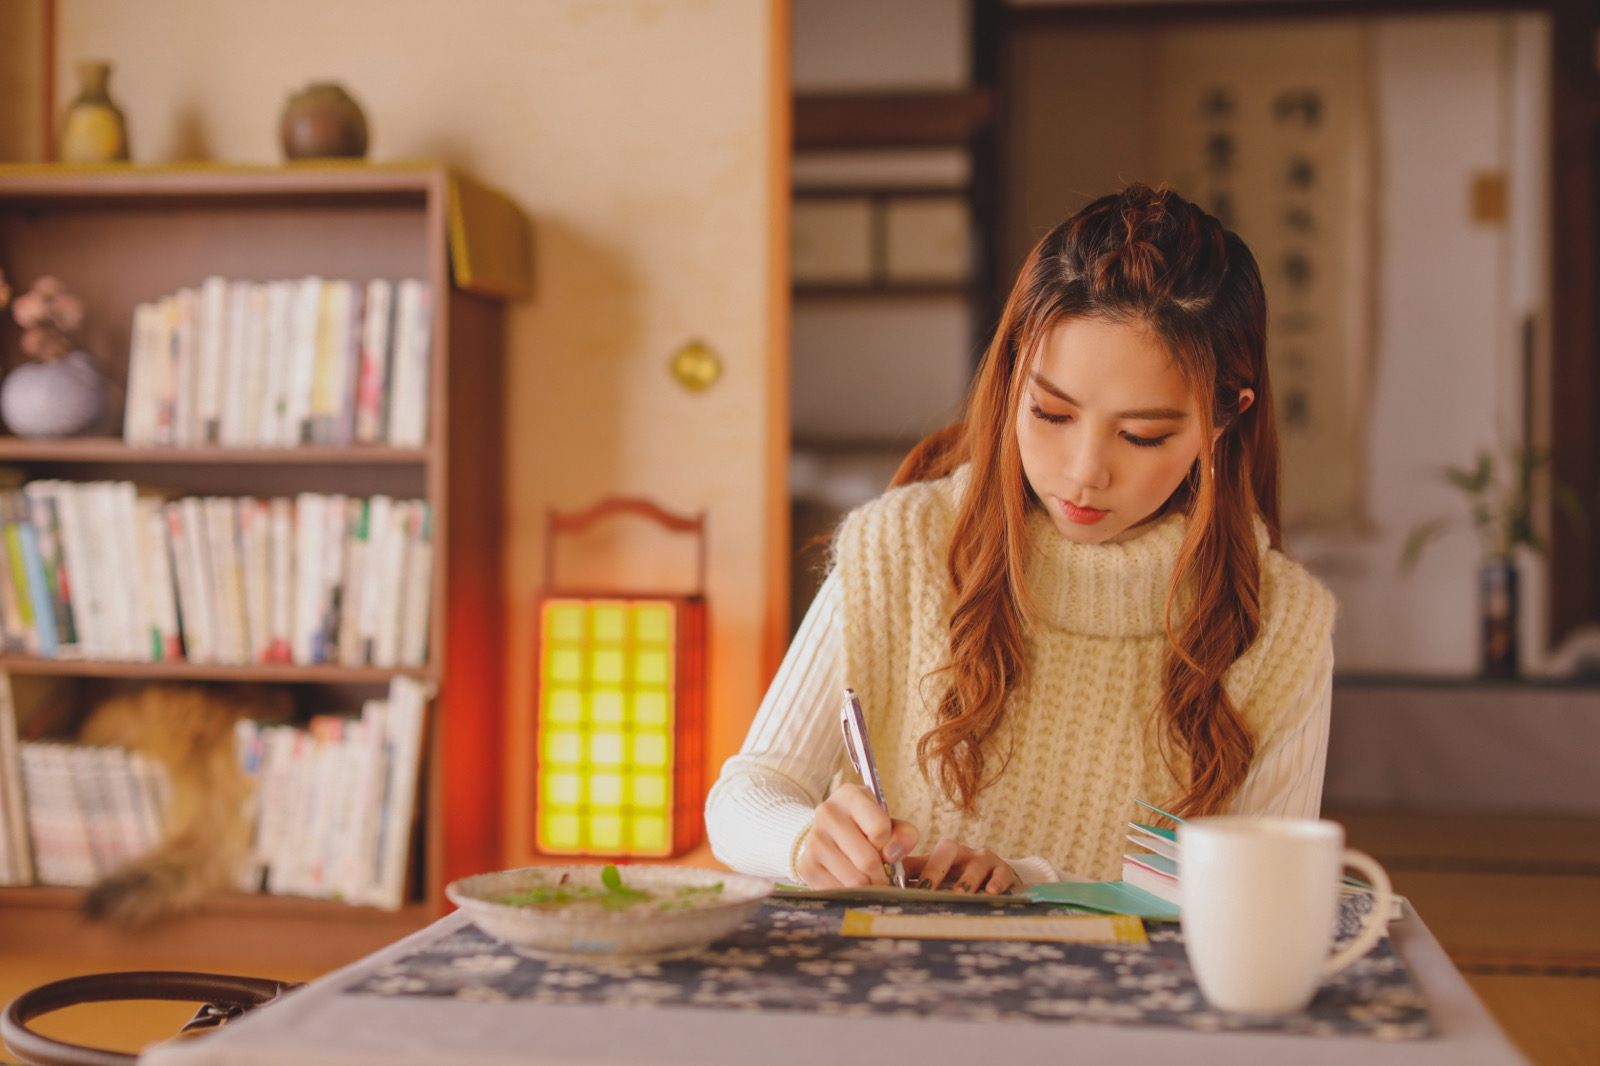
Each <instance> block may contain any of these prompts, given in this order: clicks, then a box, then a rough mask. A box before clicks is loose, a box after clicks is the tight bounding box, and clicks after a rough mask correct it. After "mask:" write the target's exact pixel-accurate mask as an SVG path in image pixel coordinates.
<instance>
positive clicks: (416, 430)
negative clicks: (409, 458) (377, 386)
mask: <svg viewBox="0 0 1600 1066" xmlns="http://www.w3.org/2000/svg"><path fill="white" fill-rule="evenodd" d="M394 331H395V339H394V357H393V366H392V381H391V385H390V401H389V418H388V431H389V443H390V444H392V445H394V446H395V447H399V448H420V447H422V446H423V445H424V444H425V443H427V439H428V373H429V365H430V363H431V353H432V349H433V297H432V293H431V291H430V289H429V286H428V283H427V282H425V281H419V280H418V279H416V278H406V279H404V280H403V281H401V282H399V283H398V285H397V286H396V292H395V322H394Z"/></svg>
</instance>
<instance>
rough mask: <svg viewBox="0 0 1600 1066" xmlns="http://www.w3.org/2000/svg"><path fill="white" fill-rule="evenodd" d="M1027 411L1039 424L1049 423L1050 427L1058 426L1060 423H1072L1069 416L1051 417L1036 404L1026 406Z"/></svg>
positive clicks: (1051, 415)
mask: <svg viewBox="0 0 1600 1066" xmlns="http://www.w3.org/2000/svg"><path fill="white" fill-rule="evenodd" d="M1028 410H1029V411H1031V412H1032V413H1033V417H1034V418H1037V419H1038V420H1039V421H1041V422H1049V423H1051V424H1052V425H1060V424H1061V423H1062V422H1070V421H1072V416H1071V415H1053V414H1051V413H1050V412H1049V411H1046V410H1045V409H1044V408H1043V407H1040V406H1039V405H1038V404H1036V403H1035V404H1030V405H1029V406H1028Z"/></svg>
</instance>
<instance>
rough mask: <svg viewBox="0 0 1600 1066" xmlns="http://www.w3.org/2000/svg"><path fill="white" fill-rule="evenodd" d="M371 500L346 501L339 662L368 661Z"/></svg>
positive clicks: (358, 662) (350, 664) (345, 664)
mask: <svg viewBox="0 0 1600 1066" xmlns="http://www.w3.org/2000/svg"><path fill="white" fill-rule="evenodd" d="M369 510H370V503H369V501H367V500H362V499H357V498H356V497H353V496H352V497H351V498H350V499H349V500H348V501H347V502H346V504H345V544H344V582H343V585H344V587H343V591H342V593H341V598H340V604H339V662H340V664H341V665H343V666H361V665H364V664H365V663H366V661H367V659H366V647H365V645H364V644H363V643H362V640H361V607H362V602H363V599H364V596H365V584H364V583H365V582H366V581H367V580H368V577H369V575H368V573H367V567H368V563H367V514H368V511H369Z"/></svg>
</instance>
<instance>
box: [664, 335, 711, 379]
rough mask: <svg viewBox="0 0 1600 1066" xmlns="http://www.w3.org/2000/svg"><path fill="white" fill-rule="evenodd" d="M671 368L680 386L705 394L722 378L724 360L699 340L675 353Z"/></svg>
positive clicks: (691, 342)
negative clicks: (704, 392)
mask: <svg viewBox="0 0 1600 1066" xmlns="http://www.w3.org/2000/svg"><path fill="white" fill-rule="evenodd" d="M669 366H670V369H671V370H672V376H673V377H675V378H677V379H678V384H680V385H682V386H683V387H684V388H686V389H688V390H689V391H690V392H703V391H705V390H706V389H707V388H709V387H710V386H711V385H712V384H714V383H715V382H716V380H717V379H718V378H720V377H721V376H722V360H721V359H719V358H717V353H716V352H714V351H712V350H711V348H710V346H709V345H707V344H705V343H704V342H703V341H698V340H692V341H690V342H689V343H687V344H685V345H684V346H683V347H682V348H679V349H678V350H677V351H676V352H674V353H673V356H672V361H671V363H670V364H669Z"/></svg>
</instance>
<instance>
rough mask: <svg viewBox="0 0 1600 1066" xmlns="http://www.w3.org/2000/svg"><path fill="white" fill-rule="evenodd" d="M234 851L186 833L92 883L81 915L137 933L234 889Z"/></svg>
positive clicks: (211, 835) (213, 835) (208, 836)
mask: <svg viewBox="0 0 1600 1066" xmlns="http://www.w3.org/2000/svg"><path fill="white" fill-rule="evenodd" d="M237 851H238V849H237V848H232V847H228V846H227V845H226V844H225V843H224V842H223V841H221V840H219V839H218V833H217V832H216V831H215V830H214V829H213V830H212V831H210V832H204V833H202V832H199V831H195V830H190V831H189V832H184V833H180V834H179V835H177V836H174V837H171V838H169V839H168V840H166V841H165V842H164V843H163V844H162V845H161V846H160V847H158V848H156V849H155V850H154V851H152V852H150V853H149V854H147V855H145V856H144V857H142V858H139V859H136V860H134V861H133V862H130V863H128V864H127V865H125V866H122V867H121V868H119V869H117V870H113V871H112V872H111V873H109V874H107V875H106V876H105V877H103V878H101V879H100V880H99V881H97V882H96V883H95V884H94V885H93V886H92V887H91V888H90V889H89V892H88V894H87V895H86V896H85V897H84V900H83V913H84V914H85V915H86V916H87V917H89V918H93V919H96V920H99V921H105V922H110V923H112V924H115V925H121V926H126V927H130V928H138V927H141V926H147V925H152V924H154V923H156V922H159V921H161V920H163V919H165V918H170V917H172V916H174V915H177V914H181V913H184V912H186V911H189V910H191V909H193V907H194V905H195V904H196V903H198V902H200V900H202V899H204V898H205V897H206V896H210V895H213V894H215V893H218V892H225V891H227V890H229V889H231V888H233V887H235V884H236V881H237V871H238V869H239V861H240V859H241V858H242V856H241V855H239V854H237Z"/></svg>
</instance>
